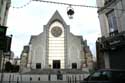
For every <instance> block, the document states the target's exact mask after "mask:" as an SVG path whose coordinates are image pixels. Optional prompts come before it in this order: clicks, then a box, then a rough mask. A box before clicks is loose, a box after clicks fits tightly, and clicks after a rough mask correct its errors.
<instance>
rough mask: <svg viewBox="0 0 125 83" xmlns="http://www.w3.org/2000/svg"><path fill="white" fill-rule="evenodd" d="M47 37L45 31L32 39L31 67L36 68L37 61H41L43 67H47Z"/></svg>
mask: <svg viewBox="0 0 125 83" xmlns="http://www.w3.org/2000/svg"><path fill="white" fill-rule="evenodd" d="M45 48H46V44H45V39H44V33H42V34H40V35H38V36H37V37H35V38H34V39H33V40H32V47H31V50H30V51H31V53H30V56H31V68H33V69H35V68H36V63H41V68H45V65H46V64H45V55H46V53H45V50H46V49H45Z"/></svg>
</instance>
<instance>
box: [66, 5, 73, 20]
mask: <svg viewBox="0 0 125 83" xmlns="http://www.w3.org/2000/svg"><path fill="white" fill-rule="evenodd" d="M74 13H75V12H74V9H73V8H72V7H71V5H70V6H69V7H68V8H67V15H68V17H69V19H72V18H73V15H74Z"/></svg>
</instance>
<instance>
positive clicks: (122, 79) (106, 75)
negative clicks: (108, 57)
mask: <svg viewBox="0 0 125 83" xmlns="http://www.w3.org/2000/svg"><path fill="white" fill-rule="evenodd" d="M80 83H125V70H122V69H101V70H97V71H95V72H94V73H92V74H90V75H89V76H88V77H87V78H85V79H84V80H83V81H81V82H80Z"/></svg>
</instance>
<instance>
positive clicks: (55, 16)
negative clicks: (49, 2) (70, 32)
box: [47, 10, 67, 25]
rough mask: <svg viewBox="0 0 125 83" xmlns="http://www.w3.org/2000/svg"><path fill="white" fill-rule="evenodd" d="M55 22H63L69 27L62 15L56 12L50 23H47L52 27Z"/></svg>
mask: <svg viewBox="0 0 125 83" xmlns="http://www.w3.org/2000/svg"><path fill="white" fill-rule="evenodd" d="M54 21H59V22H61V23H62V24H63V25H67V24H66V23H65V21H64V19H63V18H62V17H61V15H60V14H59V12H58V11H57V10H56V11H55V13H54V14H53V15H52V17H51V18H50V20H49V22H48V23H47V25H51V24H52V23H53V22H54Z"/></svg>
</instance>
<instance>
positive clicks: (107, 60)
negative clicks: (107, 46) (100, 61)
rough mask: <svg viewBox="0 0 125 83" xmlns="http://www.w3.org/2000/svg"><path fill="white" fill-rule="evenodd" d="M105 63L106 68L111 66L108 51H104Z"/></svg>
mask: <svg viewBox="0 0 125 83" xmlns="http://www.w3.org/2000/svg"><path fill="white" fill-rule="evenodd" d="M104 63H105V68H110V62H109V54H108V53H107V52H104Z"/></svg>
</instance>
